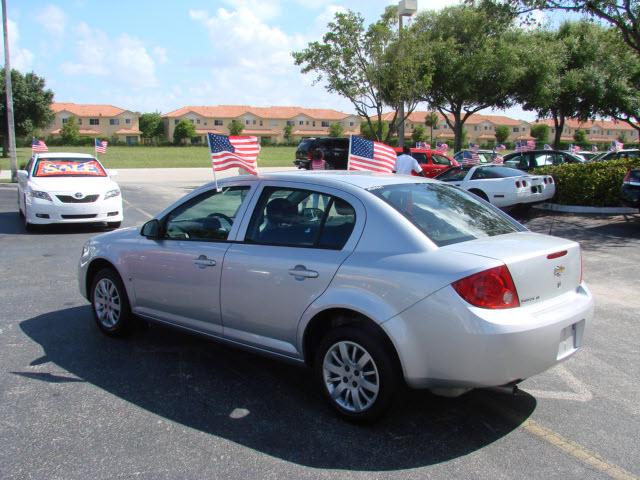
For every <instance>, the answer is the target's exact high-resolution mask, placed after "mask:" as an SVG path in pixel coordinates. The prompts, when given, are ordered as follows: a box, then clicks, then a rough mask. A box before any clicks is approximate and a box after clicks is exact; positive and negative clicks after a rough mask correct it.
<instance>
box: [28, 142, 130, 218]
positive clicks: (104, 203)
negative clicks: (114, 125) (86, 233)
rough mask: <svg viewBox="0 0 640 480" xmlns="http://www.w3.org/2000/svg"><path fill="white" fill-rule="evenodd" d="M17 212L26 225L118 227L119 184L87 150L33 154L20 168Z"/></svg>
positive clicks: (120, 213)
mask: <svg viewBox="0 0 640 480" xmlns="http://www.w3.org/2000/svg"><path fill="white" fill-rule="evenodd" d="M111 173H112V174H114V173H115V172H111ZM18 212H19V213H20V215H21V216H22V217H23V218H24V225H25V228H26V229H30V228H31V227H32V226H33V225H46V224H52V223H85V222H100V223H106V224H107V225H108V226H109V227H111V228H118V227H119V226H120V224H121V223H122V219H123V211H122V196H121V194H120V187H118V184H117V183H116V182H114V181H113V180H112V179H111V178H110V176H109V174H108V173H107V170H106V169H105V168H104V167H103V166H102V164H101V163H100V162H99V161H98V160H97V159H96V158H95V157H93V156H91V155H88V154H84V153H44V154H38V155H34V156H33V157H32V158H31V160H29V163H27V166H26V167H25V170H19V171H18Z"/></svg>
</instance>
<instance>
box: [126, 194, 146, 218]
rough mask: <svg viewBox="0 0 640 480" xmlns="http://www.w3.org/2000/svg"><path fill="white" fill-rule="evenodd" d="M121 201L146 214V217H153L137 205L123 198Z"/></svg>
mask: <svg viewBox="0 0 640 480" xmlns="http://www.w3.org/2000/svg"><path fill="white" fill-rule="evenodd" d="M122 201H123V202H124V203H126V204H127V206H128V207H131V208H133V209H134V210H137V211H139V212H140V213H141V214H143V215H146V216H147V217H149V218H153V215H152V214H150V213H149V212H145V211H144V210H142V209H141V208H139V207H136V206H135V205H133V204H131V203H130V202H127V201H126V200H125V199H124V198H123V199H122Z"/></svg>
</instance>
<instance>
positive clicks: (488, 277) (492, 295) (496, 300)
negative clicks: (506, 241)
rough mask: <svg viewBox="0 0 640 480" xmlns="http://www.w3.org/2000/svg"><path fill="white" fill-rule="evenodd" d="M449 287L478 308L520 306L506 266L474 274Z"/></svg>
mask: <svg viewBox="0 0 640 480" xmlns="http://www.w3.org/2000/svg"><path fill="white" fill-rule="evenodd" d="M451 286H452V287H453V288H454V289H455V291H456V292H458V295H460V296H461V297H462V298H463V299H464V300H465V301H467V302H468V303H470V304H471V305H474V306H476V307H480V308H492V309H497V308H514V307H519V306H520V299H519V298H518V291H517V290H516V286H515V284H514V283H513V279H512V278H511V273H509V269H508V268H507V266H506V265H501V266H499V267H494V268H490V269H489V270H484V271H483V272H479V273H474V274H473V275H470V276H468V277H465V278H463V279H461V280H458V281H457V282H453V283H452V284H451Z"/></svg>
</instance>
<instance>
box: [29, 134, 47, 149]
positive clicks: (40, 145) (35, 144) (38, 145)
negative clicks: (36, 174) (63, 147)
mask: <svg viewBox="0 0 640 480" xmlns="http://www.w3.org/2000/svg"><path fill="white" fill-rule="evenodd" d="M48 151H49V148H48V147H47V144H46V143H44V140H38V139H37V138H36V137H33V141H32V142H31V152H32V153H40V152H48Z"/></svg>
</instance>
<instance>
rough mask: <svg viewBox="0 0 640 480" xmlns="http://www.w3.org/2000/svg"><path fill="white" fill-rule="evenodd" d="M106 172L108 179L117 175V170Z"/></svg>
mask: <svg viewBox="0 0 640 480" xmlns="http://www.w3.org/2000/svg"><path fill="white" fill-rule="evenodd" d="M108 172H109V176H110V177H115V176H116V175H118V170H112V169H109V170H108Z"/></svg>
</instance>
